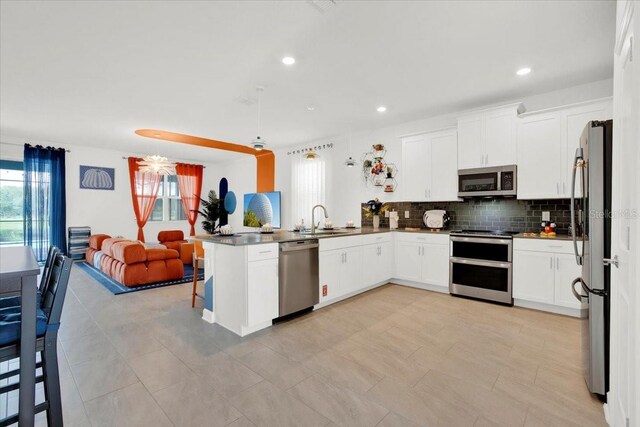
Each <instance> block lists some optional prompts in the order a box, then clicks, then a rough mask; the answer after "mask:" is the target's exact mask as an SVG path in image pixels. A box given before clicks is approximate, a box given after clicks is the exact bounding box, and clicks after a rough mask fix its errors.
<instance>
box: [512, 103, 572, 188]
mask: <svg viewBox="0 0 640 427" xmlns="http://www.w3.org/2000/svg"><path fill="white" fill-rule="evenodd" d="M560 145H561V144H560V113H559V112H551V113H545V114H536V115H532V116H527V117H526V118H523V119H520V123H519V124H518V188H517V192H518V199H548V198H558V197H560V186H561V181H562V171H563V168H562V157H561V155H560V154H561V152H560Z"/></svg>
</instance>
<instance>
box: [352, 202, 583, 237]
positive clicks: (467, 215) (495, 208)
mask: <svg viewBox="0 0 640 427" xmlns="http://www.w3.org/2000/svg"><path fill="white" fill-rule="evenodd" d="M387 205H389V210H395V211H398V216H399V217H400V221H399V224H398V226H399V228H404V227H420V228H425V226H424V223H423V222H422V215H423V214H424V211H426V210H429V209H444V210H446V211H447V212H448V213H449V216H450V217H451V221H450V223H449V229H451V230H456V229H475V230H508V231H519V232H524V231H530V232H531V231H533V232H538V231H540V223H541V222H542V212H543V211H549V212H550V217H551V222H555V223H556V226H557V232H558V233H560V234H567V233H568V230H569V225H570V223H571V211H570V209H571V200H570V199H549V200H517V199H469V200H465V201H462V202H441V203H433V202H389V203H387ZM365 206H366V204H365V203H363V204H362V207H365ZM405 211H409V218H408V219H405V217H404V213H405ZM362 225H363V226H372V225H373V220H372V218H367V217H366V216H365V215H364V212H363V214H362ZM380 227H389V218H385V216H384V215H381V216H380Z"/></svg>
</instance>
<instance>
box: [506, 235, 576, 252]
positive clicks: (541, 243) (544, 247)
mask: <svg viewBox="0 0 640 427" xmlns="http://www.w3.org/2000/svg"><path fill="white" fill-rule="evenodd" d="M579 243H580V246H581V242H579ZM513 249H514V250H519V251H535V252H554V253H559V254H572V253H573V242H572V241H571V240H545V239H519V238H515V239H513Z"/></svg>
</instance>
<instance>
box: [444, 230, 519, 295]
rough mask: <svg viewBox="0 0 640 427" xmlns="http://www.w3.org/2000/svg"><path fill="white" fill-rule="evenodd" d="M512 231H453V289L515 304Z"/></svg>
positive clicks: (450, 263)
mask: <svg viewBox="0 0 640 427" xmlns="http://www.w3.org/2000/svg"><path fill="white" fill-rule="evenodd" d="M514 234H517V232H511V231H484V230H460V231H452V232H451V234H450V236H451V237H450V240H451V252H450V258H449V292H450V293H451V294H452V295H460V296H466V297H472V298H478V299H483V300H489V301H493V302H498V303H502V304H508V305H513V296H512V254H513V235H514Z"/></svg>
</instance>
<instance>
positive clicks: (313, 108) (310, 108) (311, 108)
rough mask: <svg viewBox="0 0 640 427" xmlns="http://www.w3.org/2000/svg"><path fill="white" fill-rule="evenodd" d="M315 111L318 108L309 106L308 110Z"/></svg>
mask: <svg viewBox="0 0 640 427" xmlns="http://www.w3.org/2000/svg"><path fill="white" fill-rule="evenodd" d="M315 109H316V107H314V106H313V105H309V106H308V107H307V110H309V111H313V110H315Z"/></svg>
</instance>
